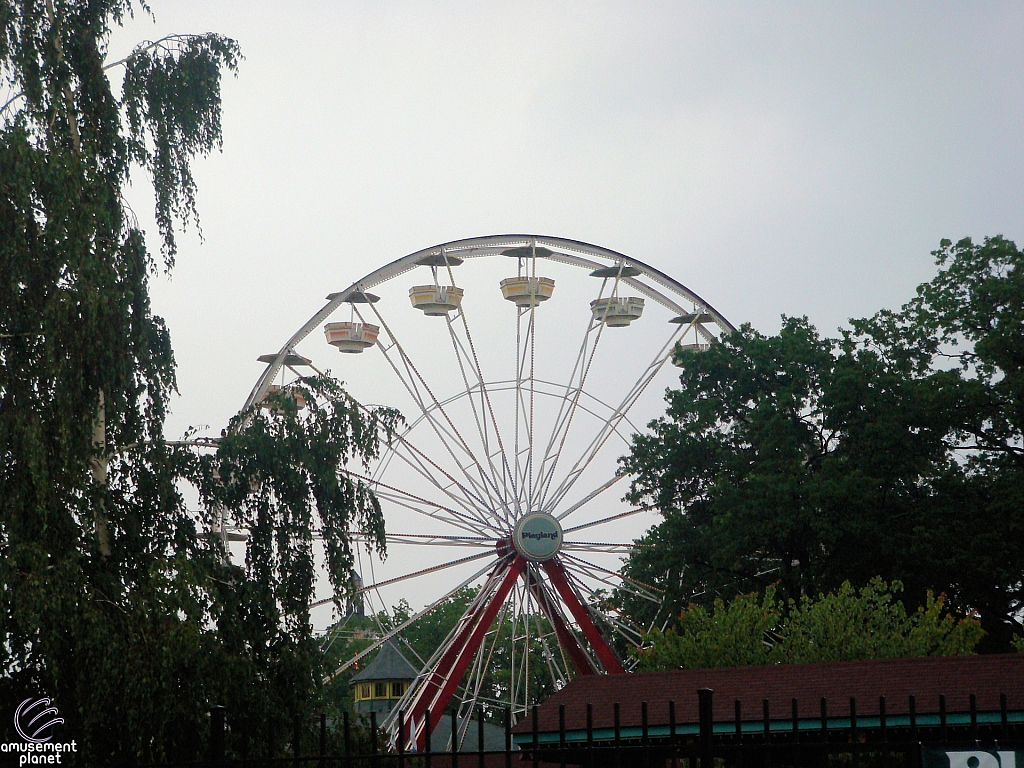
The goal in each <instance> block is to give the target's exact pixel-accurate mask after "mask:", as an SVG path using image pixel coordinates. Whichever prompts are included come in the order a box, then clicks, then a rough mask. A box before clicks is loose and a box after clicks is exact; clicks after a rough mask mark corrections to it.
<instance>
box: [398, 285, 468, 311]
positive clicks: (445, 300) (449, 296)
mask: <svg viewBox="0 0 1024 768" xmlns="http://www.w3.org/2000/svg"><path fill="white" fill-rule="evenodd" d="M463 293H464V291H463V290H462V289H461V288H456V287H455V286H454V285H414V286H413V287H412V288H410V289H409V301H411V302H412V305H413V306H414V307H415V308H416V309H419V310H422V311H423V314H425V315H428V316H430V317H442V316H444V315H447V314H448V313H449V312H454V311H455V310H456V309H458V308H459V307H460V306H461V305H462V295H463Z"/></svg>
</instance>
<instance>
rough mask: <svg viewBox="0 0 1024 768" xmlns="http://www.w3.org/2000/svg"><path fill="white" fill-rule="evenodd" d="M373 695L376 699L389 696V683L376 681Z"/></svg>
mask: <svg viewBox="0 0 1024 768" xmlns="http://www.w3.org/2000/svg"><path fill="white" fill-rule="evenodd" d="M373 697H374V698H375V699H386V698H387V697H388V684H387V683H374V684H373Z"/></svg>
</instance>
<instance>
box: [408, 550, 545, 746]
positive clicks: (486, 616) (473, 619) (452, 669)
mask: <svg viewBox="0 0 1024 768" xmlns="http://www.w3.org/2000/svg"><path fill="white" fill-rule="evenodd" d="M525 568H526V561H525V560H524V559H523V558H522V557H521V556H517V557H516V558H515V560H513V561H512V563H511V564H509V563H508V562H507V561H502V562H501V563H499V564H498V566H497V568H495V570H494V574H495V575H496V574H498V573H500V572H501V571H502V570H504V571H505V575H504V577H503V578H502V580H501V583H500V584H499V585H498V588H497V589H496V590H495V591H494V593H493V594H492V595H491V596H490V598H488V600H487V601H486V602H485V603H484V604H483V605H482V606H479V607H478V608H477V610H476V611H475V612H474V613H473V614H471V615H469V616H467V617H466V620H464V621H463V625H462V628H461V629H460V631H459V634H458V635H457V636H456V638H455V640H454V641H453V642H452V643H451V644H450V645H449V646H448V648H447V650H446V651H445V652H444V654H443V655H442V656H441V658H440V660H438V662H437V664H435V665H434V669H433V670H432V671H431V673H430V677H429V678H428V679H427V680H426V681H425V682H424V684H423V686H422V688H421V689H420V693H419V694H418V695H417V696H416V698H415V699H414V700H413V706H412V709H411V711H410V714H409V722H410V725H411V728H412V733H413V738H414V739H415V742H416V749H417V750H419V751H423V749H424V748H425V747H426V742H427V739H429V738H430V734H429V733H426V727H425V722H424V720H423V716H424V714H425V713H426V712H428V711H429V712H430V723H431V726H432V727H436V726H437V722H438V717H439V716H440V715H441V714H442V713H443V712H444V708H445V707H446V706H448V702H449V701H451V698H452V695H453V694H454V693H455V689H456V688H457V687H458V685H459V683H460V682H461V681H462V676H463V675H464V674H465V673H466V669H467V668H468V667H469V664H470V662H471V661H472V660H473V655H474V654H475V653H476V651H477V649H478V648H479V647H480V643H481V642H483V639H484V635H486V634H487V630H488V629H490V627H491V623H492V622H493V621H494V618H495V616H497V615H498V611H499V610H500V608H501V605H502V603H504V602H505V599H506V598H507V597H508V593H509V592H510V591H511V590H512V586H513V585H514V584H515V582H516V579H518V578H519V576H520V574H522V572H523V570H524V569H525Z"/></svg>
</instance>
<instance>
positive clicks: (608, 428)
mask: <svg viewBox="0 0 1024 768" xmlns="http://www.w3.org/2000/svg"><path fill="white" fill-rule="evenodd" d="M679 333H680V331H679V330H678V329H677V330H676V331H675V332H674V333H672V335H671V336H670V337H669V340H668V341H667V342H666V343H665V345H664V346H663V347H662V348H661V350H659V352H658V354H657V355H655V357H654V359H653V360H652V361H651V363H650V365H648V366H647V368H645V369H644V370H643V371H642V372H641V374H640V378H639V379H638V380H637V381H636V383H635V384H634V385H633V386H632V387H631V388H630V390H629V392H628V393H627V394H626V396H625V397H624V398H623V399H622V402H621V403H620V404H619V406H618V407H617V408H616V409H615V411H614V412H613V413H612V416H611V418H609V419H608V420H607V421H606V422H605V423H604V424H602V425H601V428H600V429H599V430H598V432H597V434H596V435H595V436H594V439H593V440H592V441H591V442H590V444H589V445H588V446H587V448H586V450H585V451H584V452H583V455H582V456H580V458H579V459H578V460H577V461H576V463H575V464H573V466H572V469H570V470H569V473H568V474H567V475H566V476H565V478H564V479H563V480H562V482H561V483H560V484H559V485H558V486H557V487H556V488H555V490H554V492H553V493H552V495H551V498H550V500H549V499H548V498H547V492H546V491H545V494H544V496H543V497H541V501H540V505H539V507H540V508H541V509H554V508H555V507H557V506H558V504H559V502H561V500H562V498H563V497H564V496H565V495H566V494H567V493H568V492H569V490H570V489H571V488H572V487H573V486H574V485H575V484H576V481H577V480H579V478H580V476H581V475H582V474H583V472H584V471H585V470H586V469H587V467H588V466H589V465H590V462H592V461H593V460H594V457H596V456H597V454H598V453H599V452H600V451H601V448H603V447H604V444H605V443H606V442H607V441H608V438H609V437H611V436H612V435H613V434H614V433H615V430H616V429H617V428H618V426H619V424H621V423H622V422H623V420H625V419H626V418H627V416H628V415H629V411H630V409H631V408H632V407H633V406H634V405H635V404H636V402H637V401H638V400H639V399H640V396H641V395H642V394H643V393H644V392H645V391H646V390H647V387H648V386H649V385H650V383H651V382H652V381H654V377H655V376H656V375H657V374H658V372H659V371H660V370H661V369H662V368H663V367H664V365H665V363H666V362H668V360H669V359H670V358H671V357H672V349H673V347H674V346H675V342H676V340H677V338H678V336H679Z"/></svg>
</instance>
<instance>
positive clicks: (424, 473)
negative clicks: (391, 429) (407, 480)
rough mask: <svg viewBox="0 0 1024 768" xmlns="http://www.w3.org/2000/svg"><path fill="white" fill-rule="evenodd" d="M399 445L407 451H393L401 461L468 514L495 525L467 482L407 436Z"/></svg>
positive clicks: (396, 449)
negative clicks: (454, 474)
mask: <svg viewBox="0 0 1024 768" xmlns="http://www.w3.org/2000/svg"><path fill="white" fill-rule="evenodd" d="M399 445H401V447H402V448H403V449H404V450H405V452H406V453H402V451H400V450H399V449H398V448H395V449H394V450H393V451H392V454H391V456H392V457H397V458H398V459H399V460H400V461H402V462H403V463H405V464H406V466H408V467H409V468H410V469H412V470H413V471H415V472H416V474H418V475H420V476H421V477H422V478H423V479H425V480H426V481H427V482H429V483H430V484H431V485H433V486H434V487H435V488H437V489H438V490H439V491H441V493H443V494H444V495H445V496H447V497H448V498H449V499H451V500H452V501H453V502H454V503H455V504H457V505H458V506H459V507H461V508H462V509H463V511H464V512H465V513H466V514H468V515H470V516H471V517H474V518H476V519H478V520H480V521H481V522H482V523H483V524H485V525H487V526H488V527H492V528H493V527H494V526H493V523H494V521H493V520H490V519H488V518H487V517H486V516H485V515H483V514H482V513H481V512H480V510H481V509H486V508H488V507H487V502H486V501H485V500H483V499H482V498H480V497H479V496H478V495H477V494H476V493H475V491H474V490H473V489H470V488H467V487H466V486H465V484H463V483H462V482H460V481H459V480H458V479H456V478H455V477H454V476H453V475H452V474H451V473H449V472H448V471H446V470H445V469H443V468H442V467H441V466H440V465H439V464H438V463H437V462H436V461H434V460H433V459H431V458H430V457H429V456H427V454H426V453H424V452H423V451H421V450H419V449H418V448H416V447H415V446H414V445H413V444H412V443H411V442H410V441H409V440H408V439H407V437H405V438H402V439H401V441H400V443H399ZM389 463H390V462H389ZM432 469H433V471H432ZM462 469H463V474H465V468H464V467H463V468H462ZM435 472H436V475H435ZM376 474H377V475H378V476H379V475H380V474H382V473H381V472H378V473H376ZM441 479H446V480H447V481H448V484H447V485H445V484H442V482H441ZM453 488H455V489H457V490H458V491H459V492H460V493H459V494H456V493H454V492H453V491H452V489H453Z"/></svg>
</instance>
